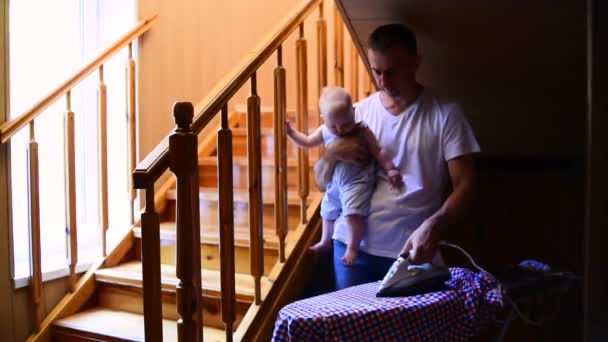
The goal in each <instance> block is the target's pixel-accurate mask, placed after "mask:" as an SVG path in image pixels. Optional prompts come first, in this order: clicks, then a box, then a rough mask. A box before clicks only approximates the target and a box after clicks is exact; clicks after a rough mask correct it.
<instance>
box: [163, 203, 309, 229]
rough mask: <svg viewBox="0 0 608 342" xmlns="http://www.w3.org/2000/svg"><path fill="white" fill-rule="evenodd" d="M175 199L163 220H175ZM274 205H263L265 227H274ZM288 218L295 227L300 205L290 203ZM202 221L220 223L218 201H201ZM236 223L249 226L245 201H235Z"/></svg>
mask: <svg viewBox="0 0 608 342" xmlns="http://www.w3.org/2000/svg"><path fill="white" fill-rule="evenodd" d="M175 204H176V202H175V200H171V199H169V200H168V203H167V206H166V208H164V210H163V212H162V213H161V215H160V217H161V222H168V221H172V222H174V221H175ZM274 209H275V208H274V205H271V204H268V205H264V206H263V213H262V214H263V219H262V220H263V225H264V227H267V228H271V229H274V227H275V222H274ZM287 209H288V212H287V220H288V227H289V229H295V228H296V227H297V226H298V223H299V221H300V206H299V205H295V206H292V205H289V206H288V207H287ZM200 215H201V222H202V223H204V224H206V225H214V226H218V225H219V207H218V202H217V201H216V202H213V201H201V202H200ZM234 225H235V226H247V227H248V226H249V204H248V203H243V202H235V203H234Z"/></svg>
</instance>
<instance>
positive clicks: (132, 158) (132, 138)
mask: <svg viewBox="0 0 608 342" xmlns="http://www.w3.org/2000/svg"><path fill="white" fill-rule="evenodd" d="M135 101H137V98H136V94H135V61H134V60H133V43H129V59H128V61H127V120H128V141H129V175H130V174H132V173H133V171H134V170H135V167H136V166H137V140H136V139H137V131H136V129H137V122H136V121H135V120H136V117H135V115H136V113H135ZM128 179H129V180H130V182H129V193H130V194H131V197H130V204H131V206H130V208H129V209H130V218H131V223H133V222H134V219H135V213H134V211H135V198H136V196H137V192H136V190H135V188H134V187H133V182H132V178H131V177H130V176H129V177H128Z"/></svg>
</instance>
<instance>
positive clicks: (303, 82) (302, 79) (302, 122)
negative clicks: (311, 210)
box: [296, 23, 309, 223]
mask: <svg viewBox="0 0 608 342" xmlns="http://www.w3.org/2000/svg"><path fill="white" fill-rule="evenodd" d="M296 58H297V59H296V67H297V72H296V78H297V86H296V90H297V96H298V108H297V109H298V130H299V131H300V132H302V133H304V134H308V67H307V64H306V39H305V38H304V24H303V23H301V24H300V37H299V38H298V40H296ZM308 174H309V166H308V150H306V149H304V148H299V149H298V195H299V196H300V222H302V223H306V222H307V219H306V201H307V197H308V193H309V185H308Z"/></svg>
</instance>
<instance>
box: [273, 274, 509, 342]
mask: <svg viewBox="0 0 608 342" xmlns="http://www.w3.org/2000/svg"><path fill="white" fill-rule="evenodd" d="M450 271H451V273H452V279H450V280H449V281H448V282H446V285H447V286H448V288H449V290H446V291H441V292H435V293H427V294H424V295H419V296H411V297H395V298H377V297H376V291H377V290H378V286H379V285H380V282H373V283H368V284H363V285H359V286H354V287H350V288H347V289H344V290H340V291H336V292H332V293H328V294H324V295H321V296H316V297H311V298H308V299H305V300H300V301H297V302H294V303H291V304H289V305H287V306H285V307H284V308H283V309H281V311H280V312H279V314H278V317H277V320H276V322H275V328H274V332H273V337H272V340H273V341H318V342H320V341H420V340H448V341H465V340H468V339H469V338H471V337H473V336H475V334H476V333H477V332H478V330H479V329H480V328H481V327H483V326H485V325H489V324H491V323H492V322H493V321H494V319H495V317H496V314H497V313H498V312H499V310H500V309H501V308H502V305H503V302H502V297H501V295H500V293H499V292H498V290H497V289H496V283H495V282H494V281H493V280H492V279H491V278H490V277H489V276H487V275H485V274H483V273H477V272H473V271H471V270H467V269H463V268H450Z"/></svg>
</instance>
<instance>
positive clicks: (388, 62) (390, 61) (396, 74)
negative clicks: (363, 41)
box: [367, 46, 419, 99]
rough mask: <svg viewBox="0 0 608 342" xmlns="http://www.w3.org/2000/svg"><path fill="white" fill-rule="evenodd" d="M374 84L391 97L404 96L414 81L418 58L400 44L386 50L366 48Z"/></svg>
mask: <svg viewBox="0 0 608 342" xmlns="http://www.w3.org/2000/svg"><path fill="white" fill-rule="evenodd" d="M367 56H368V58H369V62H370V65H371V68H372V73H373V75H374V79H375V80H376V84H377V85H378V87H379V88H380V90H382V91H384V92H385V93H386V94H387V95H389V96H390V97H392V98H395V99H398V98H402V97H404V96H406V95H407V94H406V93H407V92H408V91H409V89H411V88H412V85H414V84H415V83H416V70H417V69H418V64H419V63H418V62H419V58H418V56H416V55H413V54H412V53H411V52H410V51H408V50H407V49H405V48H404V47H401V46H394V47H392V48H390V49H388V50H386V51H376V50H373V49H368V50H367Z"/></svg>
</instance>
